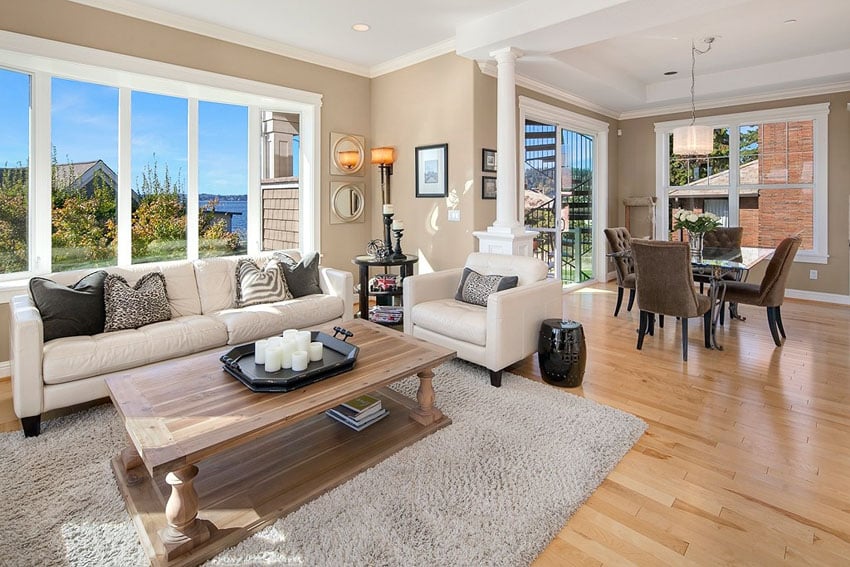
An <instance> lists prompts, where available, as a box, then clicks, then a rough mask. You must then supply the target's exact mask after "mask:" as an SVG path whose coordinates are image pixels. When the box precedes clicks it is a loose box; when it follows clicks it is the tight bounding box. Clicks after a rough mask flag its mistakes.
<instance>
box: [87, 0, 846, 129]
mask: <svg viewBox="0 0 850 567" xmlns="http://www.w3.org/2000/svg"><path fill="white" fill-rule="evenodd" d="M75 1H77V2H79V3H82V4H87V5H91V6H95V7H98V8H103V9H107V10H112V11H115V12H119V13H123V14H127V15H130V16H134V17H138V18H142V19H146V20H150V21H155V22H159V23H162V24H165V25H169V26H173V27H177V28H181V29H186V30H189V31H193V32H196V33H202V34H205V35H210V36H212V37H218V38H221V39H224V40H227V41H233V42H237V43H242V44H245V45H250V46H252V47H257V48H260V49H265V50H268V51H273V52H276V53H281V54H284V55H288V56H292V57H297V58H299V59H304V60H307V61H311V62H315V63H318V64H322V65H326V66H329V67H333V68H336V69H343V70H346V71H350V72H352V73H357V74H360V75H364V76H368V77H374V76H377V75H380V74H383V73H386V72H389V71H392V70H395V69H398V68H401V67H404V66H406V65H410V64H413V63H416V62H418V61H421V60H423V59H427V58H429V57H433V56H435V55H439V54H442V53H448V52H453V51H454V52H457V53H458V54H459V55H461V56H464V57H469V58H472V59H476V60H477V61H479V63H481V64H482V68H483V69H484V70H485V72H489V73H491V74H492V73H495V64H494V62H493V61H492V60H491V58H490V57H489V54H490V53H491V52H492V51H494V50H496V49H499V48H502V47H515V48H518V49H520V50H521V51H522V52H523V53H524V55H523V57H521V58H520V59H519V60H518V61H517V65H516V72H517V81H518V83H519V84H525V85H528V86H533V87H535V88H537V89H538V90H542V91H544V92H546V93H548V94H552V95H555V96H558V97H560V98H563V99H566V100H571V101H573V102H576V103H578V104H581V105H583V106H586V107H588V108H590V109H593V110H597V111H599V112H602V113H603V114H607V115H609V116H613V117H634V116H645V115H651V114H658V113H661V112H672V111H678V110H683V109H685V108H690V102H689V97H690V64H691V49H690V46H691V40H692V39H694V40H695V41H696V42H697V47H699V48H704V47H705V45H704V44H702V39H703V38H704V37H708V36H716V37H717V40H716V41H715V43H714V45H713V47H712V49H711V51H710V52H709V53H707V54H705V55H698V56H697V59H696V105H697V108H700V107H710V106H719V105H728V104H733V103H738V102H746V101H749V100H763V99H766V98H784V97H790V96H800V95H805V94H810V93H811V94H813V93H819V92H829V91H836V90H847V89H850V34H848V33H847V25H848V22H850V0H807V1H801V0H711V1H707V0H594V1H587V0H525V1H523V0H417V1H416V2H402V1H399V0H346V1H342V0H309V1H305V0H240V1H238V2H236V1H233V0H181V1H180V2H175V1H174V0H134V1H129V0H75ZM787 20H796V21H795V22H791V23H786V21H787ZM355 23H367V24H369V25H370V26H371V29H370V30H369V31H368V32H362V33H361V32H355V31H353V30H352V29H351V26H352V24H355ZM665 71H678V74H677V75H675V76H672V77H667V76H664V74H663V73H664V72H665Z"/></svg>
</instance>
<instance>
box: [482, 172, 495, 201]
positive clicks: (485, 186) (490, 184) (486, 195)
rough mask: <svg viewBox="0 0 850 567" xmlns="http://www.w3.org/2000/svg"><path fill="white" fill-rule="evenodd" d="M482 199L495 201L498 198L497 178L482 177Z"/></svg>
mask: <svg viewBox="0 0 850 567" xmlns="http://www.w3.org/2000/svg"><path fill="white" fill-rule="evenodd" d="M481 198H482V199H495V198H496V178H495V177H487V176H486V175H484V176H482V177H481Z"/></svg>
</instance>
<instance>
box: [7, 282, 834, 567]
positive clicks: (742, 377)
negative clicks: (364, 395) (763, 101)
mask: <svg viewBox="0 0 850 567" xmlns="http://www.w3.org/2000/svg"><path fill="white" fill-rule="evenodd" d="M615 300H616V286H614V285H613V284H605V285H597V286H593V287H590V288H585V289H583V290H579V291H576V292H573V293H570V294H567V295H565V296H564V314H565V317H566V318H571V319H575V320H577V321H580V322H581V323H582V325H583V327H584V330H585V333H586V335H587V345H588V364H587V370H586V372H585V378H584V383H583V385H582V387H580V388H574V389H571V390H568V391H570V392H571V393H574V394H577V395H581V396H584V397H586V398H589V399H593V400H596V401H598V402H600V403H604V404H607V405H610V406H614V407H618V408H620V409H622V410H624V411H627V412H629V413H632V414H634V415H637V416H639V417H641V418H642V419H644V420H645V421H646V422H647V423H648V424H649V430H648V431H647V433H646V434H645V435H644V436H643V437H642V438H641V439H640V441H639V442H638V443H637V444H636V445H635V447H634V448H633V449H632V450H631V451H630V452H629V453H628V454H627V455H626V457H625V458H624V459H623V461H622V462H621V463H620V464H619V465H618V466H617V467H616V468H615V469H614V471H613V472H612V473H611V474H610V475H609V477H608V479H606V480H605V481H604V482H603V484H602V485H601V486H600V487H599V489H598V490H597V491H596V492H595V493H594V494H593V495H592V496H591V497H590V499H589V500H588V501H587V503H585V505H584V506H582V508H580V509H579V511H578V512H577V513H576V514H575V516H573V518H571V519H570V520H569V522H568V523H567V524H566V525H565V527H564V528H563V530H562V531H561V532H560V533H559V534H558V536H557V537H556V538H555V539H554V540H553V541H552V543H551V544H550V545H549V546H548V547H547V549H546V550H545V551H544V552H543V553H542V554H541V555H540V557H538V559H537V561H536V562H535V563H534V565H535V566H536V567H550V566H551V567H554V566H558V567H561V566H565V565H616V566H620V565H677V566H678V565H771V566H772V565H848V564H850V482H848V480H847V479H848V474H850V308H848V307H844V306H836V305H831V304H820V303H814V302H804V301H794V300H788V301H786V302H785V305H784V306H783V308H782V319H783V322H784V324H785V330H786V331H787V334H788V340H787V342H786V343H785V344H784V346H782V347H781V348H776V347H774V344H773V340H772V339H771V336H770V332H769V331H768V328H767V318H766V313H765V310H764V309H757V308H755V307H750V306H742V307H741V313H742V314H743V315H745V316H747V318H748V319H747V321H745V322H742V321H733V322H731V323H730V322H728V321H727V323H726V325H725V327H724V328H723V329H720V330H718V339H719V341H720V343H721V344H722V345H723V346H724V350H723V351H709V350H705V349H704V348H703V347H702V346H701V341H702V335H701V333H702V328H701V322H698V321H697V320H693V321H692V322H691V325H690V326H691V329H690V333H689V335H690V339H691V341H690V342H691V345H690V350H689V355H688V358H689V360H688V362H682V358H681V337H680V334H679V333H680V329H681V327H680V326H679V325H677V324H675V320H674V321H669V322H667V324H666V325H665V328H664V329H658V330H657V331H656V334H655V336H654V337H647V338H646V340H645V342H644V347H643V350H642V351H637V350H635V342H636V339H637V335H636V333H635V329H636V328H637V315H638V313H637V310H634V311H632V313H628V312H626V311H625V307H624V308H623V310H622V311H621V313H620V316H619V317H618V318H614V317H613V316H612V314H613V312H614V303H615ZM510 370H511V371H512V372H514V373H517V374H520V375H523V376H525V377H527V378H529V379H533V380H540V378H539V376H540V373H539V370H538V368H537V360H536V357H534V356H532V357H529V358H527V359H526V360H524V361H522V362H520V363H518V364H516V365H514V366H513V367H511V368H510ZM16 427H18V425H17V421H16V419H15V418H14V413H13V412H12V408H11V398H10V396H9V383H8V380H0V430H10V429H14V428H16ZM518 529H521V528H518Z"/></svg>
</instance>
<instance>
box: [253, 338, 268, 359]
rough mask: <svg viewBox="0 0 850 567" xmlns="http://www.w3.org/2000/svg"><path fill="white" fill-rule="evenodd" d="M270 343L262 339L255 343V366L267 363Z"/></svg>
mask: <svg viewBox="0 0 850 567" xmlns="http://www.w3.org/2000/svg"><path fill="white" fill-rule="evenodd" d="M267 344H268V341H267V340H265V339H261V340H259V341H257V342H255V343H254V364H265V363H266V345H267Z"/></svg>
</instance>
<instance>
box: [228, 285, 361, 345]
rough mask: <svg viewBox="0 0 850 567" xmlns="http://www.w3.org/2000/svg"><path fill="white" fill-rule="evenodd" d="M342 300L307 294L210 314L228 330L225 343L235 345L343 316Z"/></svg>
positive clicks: (329, 296)
mask: <svg viewBox="0 0 850 567" xmlns="http://www.w3.org/2000/svg"><path fill="white" fill-rule="evenodd" d="M344 309H345V306H344V302H343V300H342V298H341V297H336V296H333V295H308V296H304V297H299V298H294V299H288V300H286V301H278V302H275V303H263V304H260V305H251V306H250V307H243V308H241V309H224V310H222V311H219V312H218V313H214V314H212V317H215V318H216V319H217V320H219V321H221V322H222V323H223V324H224V326H225V327H226V328H227V336H228V338H227V343H228V344H231V345H237V344H242V343H247V342H251V341H256V340H258V339H263V338H266V337H271V336H273V335H279V334H280V333H282V332H283V330H284V329H307V328H308V327H312V326H315V325H319V324H322V323H326V322H328V321H331V320H333V319H336V318H339V317H342V313H343V310H344Z"/></svg>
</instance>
